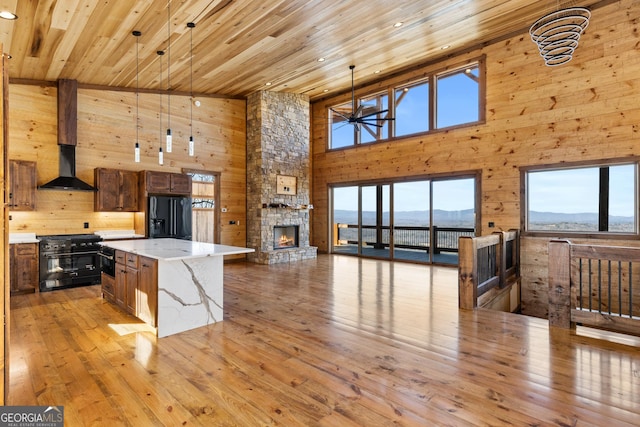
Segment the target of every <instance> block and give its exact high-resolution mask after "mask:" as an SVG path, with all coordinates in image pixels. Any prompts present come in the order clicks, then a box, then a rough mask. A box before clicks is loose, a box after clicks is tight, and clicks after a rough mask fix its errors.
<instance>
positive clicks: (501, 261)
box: [493, 231, 507, 289]
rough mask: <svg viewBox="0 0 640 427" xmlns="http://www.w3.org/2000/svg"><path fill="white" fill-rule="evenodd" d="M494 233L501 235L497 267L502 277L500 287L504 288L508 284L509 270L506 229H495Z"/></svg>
mask: <svg viewBox="0 0 640 427" xmlns="http://www.w3.org/2000/svg"><path fill="white" fill-rule="evenodd" d="M493 234H498V235H500V241H499V242H498V247H497V248H496V264H497V265H496V269H497V270H498V277H499V278H500V284H499V285H498V286H499V287H500V289H502V288H504V287H505V286H506V284H507V272H506V267H505V266H506V264H507V262H506V258H507V247H506V244H505V240H506V239H505V237H504V236H505V232H504V231H494V232H493Z"/></svg>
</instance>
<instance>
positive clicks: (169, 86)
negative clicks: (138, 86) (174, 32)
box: [167, 0, 173, 153]
mask: <svg viewBox="0 0 640 427" xmlns="http://www.w3.org/2000/svg"><path fill="white" fill-rule="evenodd" d="M170 5H171V0H168V1H167V153H170V152H171V150H172V148H173V147H172V145H173V144H172V141H171V7H170Z"/></svg>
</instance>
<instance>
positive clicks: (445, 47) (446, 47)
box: [440, 44, 451, 50]
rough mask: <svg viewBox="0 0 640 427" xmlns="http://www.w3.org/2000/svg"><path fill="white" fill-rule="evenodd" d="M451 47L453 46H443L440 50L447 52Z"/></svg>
mask: <svg viewBox="0 0 640 427" xmlns="http://www.w3.org/2000/svg"><path fill="white" fill-rule="evenodd" d="M450 47H451V45H448V44H445V45H444V46H442V47H441V48H440V49H442V50H447V49H449V48H450Z"/></svg>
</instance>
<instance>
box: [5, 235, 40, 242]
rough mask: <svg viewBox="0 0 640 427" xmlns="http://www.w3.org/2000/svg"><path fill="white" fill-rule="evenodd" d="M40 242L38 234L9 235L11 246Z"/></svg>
mask: <svg viewBox="0 0 640 427" xmlns="http://www.w3.org/2000/svg"><path fill="white" fill-rule="evenodd" d="M38 242H40V240H38V238H37V237H36V233H9V244H14V243H38Z"/></svg>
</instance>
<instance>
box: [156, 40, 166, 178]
mask: <svg viewBox="0 0 640 427" xmlns="http://www.w3.org/2000/svg"><path fill="white" fill-rule="evenodd" d="M156 53H157V54H158V62H159V63H160V80H159V83H158V84H159V85H161V84H162V55H164V51H163V50H158V51H156ZM158 118H159V119H160V148H159V149H158V163H159V164H160V165H163V164H164V153H163V152H162V92H160V114H159V115H158Z"/></svg>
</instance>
